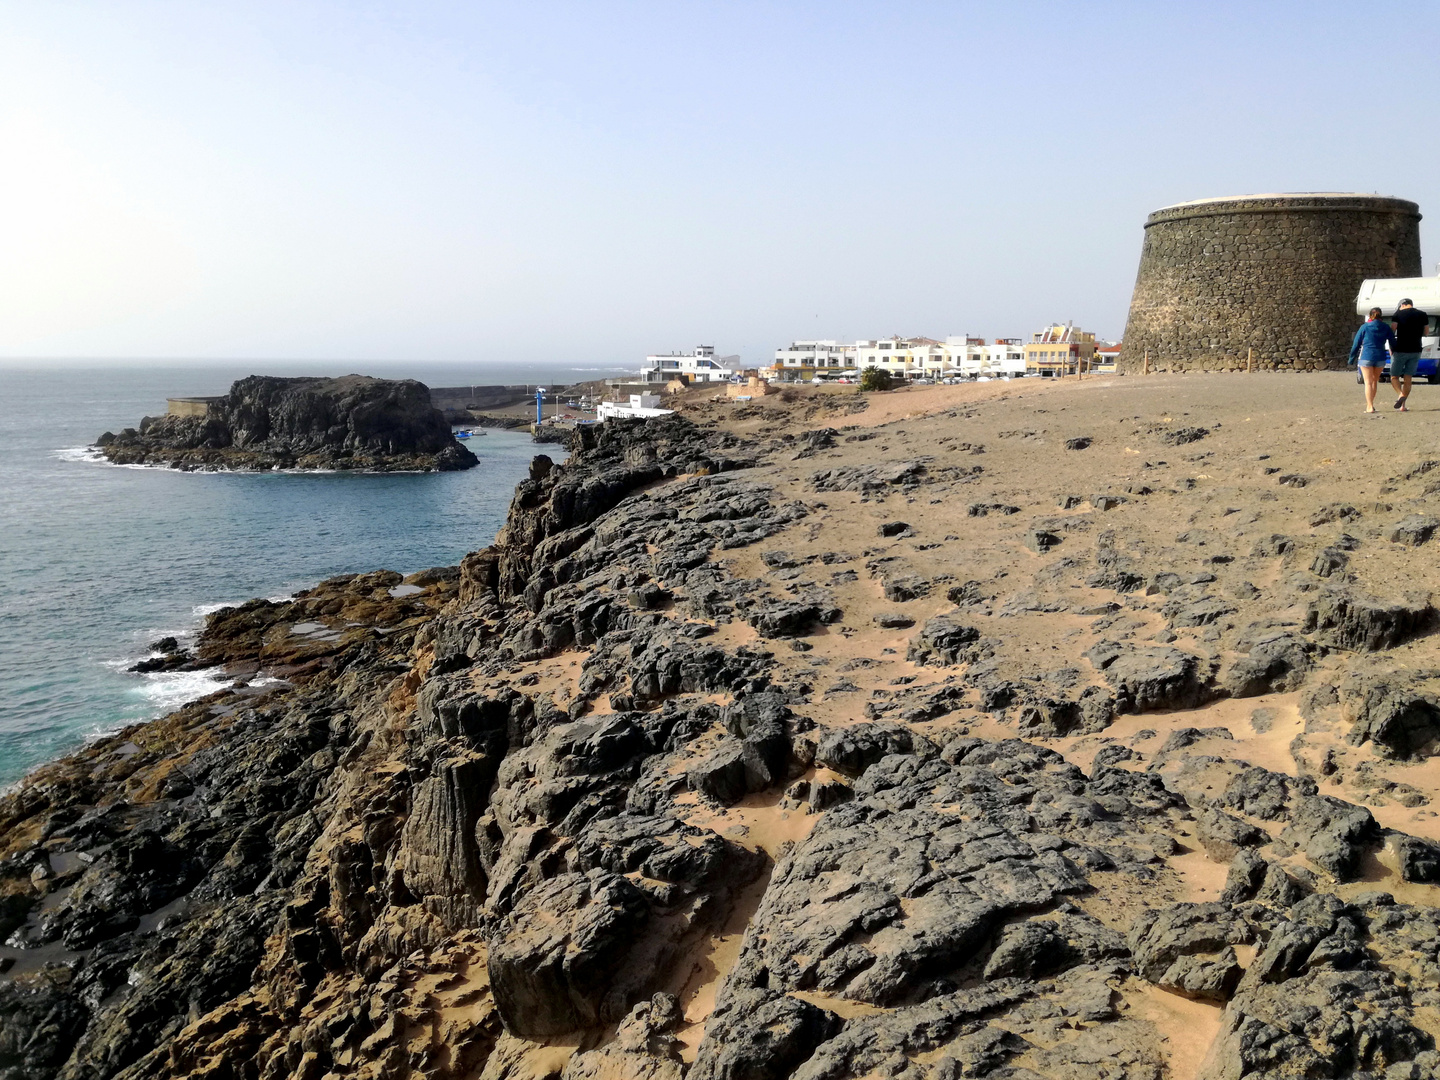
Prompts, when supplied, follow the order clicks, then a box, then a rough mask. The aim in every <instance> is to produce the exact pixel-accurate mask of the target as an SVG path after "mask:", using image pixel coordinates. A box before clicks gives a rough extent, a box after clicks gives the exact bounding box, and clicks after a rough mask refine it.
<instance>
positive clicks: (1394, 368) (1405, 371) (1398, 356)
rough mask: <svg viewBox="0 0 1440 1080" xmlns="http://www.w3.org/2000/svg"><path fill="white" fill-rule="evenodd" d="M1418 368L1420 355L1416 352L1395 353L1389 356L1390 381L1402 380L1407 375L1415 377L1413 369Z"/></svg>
mask: <svg viewBox="0 0 1440 1080" xmlns="http://www.w3.org/2000/svg"><path fill="white" fill-rule="evenodd" d="M1419 366H1420V354H1419V353H1418V352H1397V353H1391V354H1390V377H1391V378H1392V379H1403V378H1405V376H1406V375H1409V376H1410V377H1411V378H1412V379H1413V378H1414V377H1415V369H1416V368H1417V367H1419Z"/></svg>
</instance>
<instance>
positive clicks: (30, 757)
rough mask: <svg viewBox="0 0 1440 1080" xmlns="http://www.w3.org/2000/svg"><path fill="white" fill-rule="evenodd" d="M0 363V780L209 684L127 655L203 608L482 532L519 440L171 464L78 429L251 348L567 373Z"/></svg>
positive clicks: (444, 551)
mask: <svg viewBox="0 0 1440 1080" xmlns="http://www.w3.org/2000/svg"><path fill="white" fill-rule="evenodd" d="M292 367H294V366H293V365H290V366H287V365H284V364H276V363H267V364H264V365H258V366H257V365H255V364H244V363H243V362H242V363H240V364H235V365H226V366H221V365H194V364H192V365H187V366H184V367H181V366H179V365H173V364H172V365H169V366H147V367H141V366H108V367H97V368H94V369H84V368H80V367H77V366H61V367H52V368H51V369H50V370H48V371H40V370H29V369H26V368H24V367H21V366H18V365H12V366H0V522H3V526H0V583H3V590H0V786H3V785H5V784H8V783H10V782H13V781H14V780H16V779H18V778H19V777H20V776H21V775H23V773H24V772H25V771H26V770H28V769H29V768H32V767H33V766H35V765H36V764H39V763H40V762H43V761H46V760H49V759H51V758H54V757H55V756H57V755H59V754H61V753H64V752H65V751H67V750H69V749H72V748H74V747H75V746H77V745H79V744H80V743H81V742H82V741H83V740H85V739H86V738H87V737H91V736H94V735H96V734H99V733H102V732H106V731H113V730H114V729H116V728H117V727H119V726H121V725H123V724H126V723H129V722H132V721H136V720H142V719H146V718H149V717H152V716H155V715H158V714H160V713H161V712H163V711H165V710H166V709H167V708H169V707H173V706H175V705H178V704H180V703H181V702H183V701H186V700H189V699H191V698H194V697H196V696H198V695H200V694H202V693H205V692H207V691H208V690H210V689H212V688H214V687H215V686H217V685H218V684H217V683H216V682H215V681H214V680H213V679H212V678H211V677H209V676H207V675H205V674H203V673H188V674H185V673H182V674H154V675H147V676H140V675H134V674H130V673H128V672H127V671H126V670H125V669H126V668H127V667H128V666H129V665H130V664H133V663H134V662H135V661H136V660H137V659H139V658H141V657H143V656H145V655H146V654H147V652H148V650H147V645H148V643H149V642H151V641H153V640H155V639H156V638H159V637H162V636H165V635H170V634H179V635H184V634H187V633H193V632H194V630H195V629H196V628H197V627H198V626H199V624H200V621H201V619H202V617H203V615H204V614H205V613H206V612H207V611H210V610H213V609H214V608H216V607H219V606H221V605H224V604H228V603H236V602H239V601H242V600H246V599H248V598H250V597H253V596H277V595H285V594H288V593H291V592H294V591H295V590H298V589H301V588H305V587H306V586H308V585H311V584H313V583H314V582H316V581H318V580H320V579H322V578H325V577H328V576H330V575H333V574H339V573H350V572H359V571H366V570H375V569H380V568H386V569H392V570H399V571H402V572H410V571H414V570H419V569H423V568H424V567H427V566H437V565H450V564H454V563H456V562H458V561H459V559H460V558H461V556H463V555H464V554H465V553H466V552H468V551H472V550H474V549H476V548H480V547H484V546H485V545H486V544H488V543H489V542H490V541H491V539H493V537H494V535H495V532H496V531H497V530H498V529H499V527H500V525H501V523H502V522H503V520H504V515H505V510H506V507H507V506H508V505H509V501H510V495H511V492H512V491H513V489H514V486H515V484H516V482H517V481H518V480H519V479H520V478H521V477H522V476H523V475H524V474H525V471H526V468H527V467H528V465H529V462H530V459H531V458H532V457H533V456H534V455H535V454H536V453H544V452H548V453H550V454H552V455H556V456H558V454H559V453H560V451H559V448H558V447H554V446H537V445H536V444H535V443H533V442H532V441H531V439H530V437H529V435H528V433H525V432H523V431H522V432H510V431H498V430H497V431H489V432H488V433H486V434H485V435H484V436H483V437H477V438H473V439H470V440H469V442H468V445H469V446H470V448H471V449H472V450H473V451H474V452H475V453H476V454H477V455H478V456H479V458H480V467H479V468H475V469H471V470H468V471H465V472H457V473H442V474H429V475H393V474H392V475H353V474H342V473H323V474H261V475H255V474H237V473H182V472H176V471H172V470H165V469H146V468H122V467H118V466H113V465H109V464H105V463H101V462H98V461H96V460H94V456H93V455H91V454H89V453H87V452H86V450H85V448H86V447H87V446H88V445H89V444H90V443H92V442H93V441H94V440H95V438H96V437H97V436H98V435H99V434H100V433H101V432H103V431H107V430H109V431H119V430H120V429H121V428H124V427H130V426H134V425H136V424H138V422H139V420H140V418H141V417H142V416H144V415H146V414H150V415H157V414H159V413H162V412H164V410H165V398H166V397H167V396H176V395H202V394H218V393H223V392H224V391H225V390H226V389H227V388H228V387H229V385H230V383H231V382H232V381H233V380H234V379H236V378H239V377H241V376H244V375H247V374H251V373H252V369H256V370H258V369H259V368H263V370H264V372H265V373H276V374H286V375H290V374H343V373H345V372H347V371H350V370H359V371H363V372H365V373H367V374H375V375H382V376H387V377H393V378H418V379H420V380H421V381H423V382H426V383H428V384H431V385H460V384H465V383H472V382H473V383H523V382H530V381H540V382H573V381H579V380H582V379H593V378H601V377H605V376H607V375H611V374H614V372H611V371H608V370H606V371H596V370H593V369H591V370H585V369H580V368H563V367H559V366H556V367H553V368H550V367H545V368H541V367H530V368H508V367H507V368H500V367H475V366H471V367H465V368H461V367H458V366H456V367H449V368H445V367H436V366H431V367H427V368H424V369H421V368H419V367H416V368H414V369H410V368H406V367H402V366H399V365H382V364H360V363H357V362H353V361H351V362H343V363H339V364H333V365H317V364H313V363H310V364H306V365H304V366H303V370H300V369H298V368H297V369H295V370H292Z"/></svg>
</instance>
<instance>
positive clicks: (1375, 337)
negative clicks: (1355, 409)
mask: <svg viewBox="0 0 1440 1080" xmlns="http://www.w3.org/2000/svg"><path fill="white" fill-rule="evenodd" d="M1380 315H1381V312H1380V309H1379V308H1378V307H1372V308H1371V309H1370V317H1369V318H1368V319H1366V320H1365V325H1364V326H1362V327H1360V329H1359V330H1356V331H1355V340H1354V341H1352V342H1351V343H1350V363H1352V364H1353V363H1355V360H1356V358H1357V357H1358V358H1359V361H1360V374H1361V375H1362V376H1363V377H1364V379H1365V411H1366V412H1367V413H1371V412H1374V411H1375V388H1376V387H1377V386H1379V385H1380V372H1381V371H1383V370H1384V369H1385V358H1386V357H1385V347H1386V346H1387V345H1388V346H1390V347H1391V348H1392V349H1393V348H1394V347H1395V331H1394V330H1391V329H1390V324H1389V323H1388V322H1386V321H1385V320H1384V319H1382V318H1381V317H1380Z"/></svg>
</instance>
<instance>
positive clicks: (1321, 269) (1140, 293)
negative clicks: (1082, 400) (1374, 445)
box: [1119, 194, 1420, 373]
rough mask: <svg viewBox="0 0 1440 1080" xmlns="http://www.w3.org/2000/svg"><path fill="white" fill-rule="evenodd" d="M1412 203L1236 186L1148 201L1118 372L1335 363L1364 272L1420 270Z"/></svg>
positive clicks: (1346, 342) (1341, 361)
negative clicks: (1243, 192)
mask: <svg viewBox="0 0 1440 1080" xmlns="http://www.w3.org/2000/svg"><path fill="white" fill-rule="evenodd" d="M1419 225H1420V208H1419V207H1418V206H1417V205H1416V204H1415V203H1413V202H1407V201H1406V200H1404V199H1392V198H1388V197H1382V196H1375V195H1344V194H1295V195H1247V196H1242V197H1240V198H1233V199H1202V200H1200V201H1198V202H1189V203H1181V204H1179V205H1177V206H1167V207H1165V208H1164V209H1163V210H1156V211H1155V212H1154V213H1153V214H1151V215H1150V217H1149V218H1148V219H1147V220H1146V222H1145V244H1144V247H1143V248H1142V249H1141V252H1140V270H1139V272H1138V273H1137V274H1136V277H1135V292H1134V295H1133V297H1132V298H1131V301H1130V318H1129V321H1128V322H1127V323H1126V325H1125V339H1124V343H1123V347H1122V349H1121V353H1120V360H1119V370H1120V371H1123V372H1135V373H1138V372H1140V371H1141V370H1142V368H1143V366H1144V362H1145V355H1146V352H1147V351H1148V353H1149V358H1150V370H1151V371H1236V370H1240V371H1243V370H1244V369H1245V367H1246V364H1247V360H1248V357H1249V353H1250V350H1251V349H1253V350H1254V364H1255V368H1256V370H1269V371H1313V370H1317V369H1322V368H1334V367H1344V366H1345V359H1346V355H1347V354H1348V352H1349V349H1350V339H1351V337H1352V336H1353V335H1354V333H1355V328H1356V327H1357V326H1358V325H1359V324H1360V319H1359V318H1358V317H1357V316H1356V314H1355V295H1356V293H1358V292H1359V291H1360V283H1361V282H1362V281H1364V280H1365V279H1366V278H1379V277H1417V276H1419V274H1420V229H1419Z"/></svg>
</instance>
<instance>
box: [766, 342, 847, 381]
mask: <svg viewBox="0 0 1440 1080" xmlns="http://www.w3.org/2000/svg"><path fill="white" fill-rule="evenodd" d="M855 348H856V347H855V346H854V345H843V344H841V343H840V342H838V341H833V340H827V341H792V342H791V343H790V345H789V346H788V347H787V348H784V349H776V350H775V366H774V367H773V368H772V369H771V370H772V373H773V374H774V375H775V376H777V377H779V378H782V379H785V378H788V379H792V380H793V379H797V378H798V379H806V378H816V377H819V378H828V377H831V376H853V375H854V374H855V373H856V369H855Z"/></svg>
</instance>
